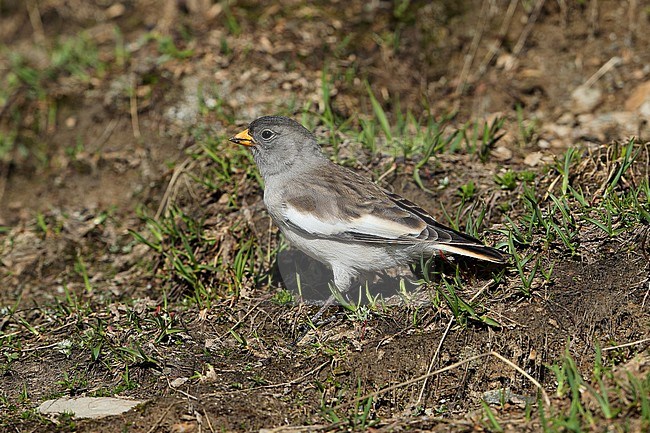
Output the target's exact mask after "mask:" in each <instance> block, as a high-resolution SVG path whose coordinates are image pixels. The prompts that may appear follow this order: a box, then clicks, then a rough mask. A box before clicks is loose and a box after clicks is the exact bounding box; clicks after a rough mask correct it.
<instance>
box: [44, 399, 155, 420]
mask: <svg viewBox="0 0 650 433" xmlns="http://www.w3.org/2000/svg"><path fill="white" fill-rule="evenodd" d="M141 403H144V401H142V400H126V399H123V398H115V397H81V398H65V397H63V398H58V399H56V400H47V401H44V402H43V403H42V404H41V405H40V406H39V407H38V411H39V412H40V413H42V414H52V413H53V414H60V413H71V414H73V417H74V418H103V417H106V416H112V415H119V414H121V413H124V412H126V411H128V410H130V409H132V408H134V407H135V406H137V405H139V404H141Z"/></svg>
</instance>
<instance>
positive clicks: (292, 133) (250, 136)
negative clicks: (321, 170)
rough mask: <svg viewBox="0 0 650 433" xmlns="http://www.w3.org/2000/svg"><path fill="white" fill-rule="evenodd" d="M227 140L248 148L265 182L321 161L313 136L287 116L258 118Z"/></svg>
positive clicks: (318, 148) (318, 147)
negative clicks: (272, 176)
mask: <svg viewBox="0 0 650 433" xmlns="http://www.w3.org/2000/svg"><path fill="white" fill-rule="evenodd" d="M230 141H232V142H233V143H237V144H242V145H244V146H247V147H249V148H250V149H251V151H252V152H253V158H254V159H255V162H256V163H257V167H258V168H259V170H260V174H261V175H262V177H264V178H265V179H266V177H267V176H269V175H273V174H276V173H282V172H286V171H288V170H291V169H296V168H301V166H306V165H309V164H310V163H313V162H315V161H319V160H322V159H323V158H324V157H323V155H322V153H321V149H320V146H319V145H318V142H317V141H316V137H314V134H312V133H311V132H309V131H308V130H307V129H306V128H305V127H304V126H302V125H301V124H300V123H298V122H296V121H295V120H293V119H289V118H288V117H282V116H264V117H260V118H258V119H256V120H254V121H253V122H252V123H251V124H250V125H248V129H245V130H244V131H242V132H240V133H239V134H237V135H235V136H234V137H232V138H231V139H230Z"/></svg>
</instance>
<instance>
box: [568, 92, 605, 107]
mask: <svg viewBox="0 0 650 433" xmlns="http://www.w3.org/2000/svg"><path fill="white" fill-rule="evenodd" d="M571 99H572V101H573V109H574V110H575V111H576V112H578V113H590V112H592V111H593V110H594V108H596V107H597V106H598V104H600V102H601V101H602V99H603V92H601V91H600V90H599V89H597V88H595V87H585V86H579V87H577V88H576V89H575V90H574V91H573V92H571Z"/></svg>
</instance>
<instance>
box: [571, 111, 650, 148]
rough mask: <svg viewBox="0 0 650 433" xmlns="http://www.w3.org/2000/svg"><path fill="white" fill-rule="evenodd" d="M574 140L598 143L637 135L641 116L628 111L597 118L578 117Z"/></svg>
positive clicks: (615, 112) (602, 115)
mask: <svg viewBox="0 0 650 433" xmlns="http://www.w3.org/2000/svg"><path fill="white" fill-rule="evenodd" d="M578 122H579V123H580V126H578V127H577V128H576V129H575V131H574V138H581V137H588V138H591V139H596V140H597V141H600V142H605V141H609V140H612V139H619V138H622V137H629V136H631V135H637V134H638V133H639V127H640V125H641V116H639V115H638V114H636V113H631V112H629V111H612V112H610V113H603V114H599V115H597V116H591V115H585V116H578Z"/></svg>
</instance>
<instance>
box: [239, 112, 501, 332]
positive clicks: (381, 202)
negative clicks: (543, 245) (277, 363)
mask: <svg viewBox="0 0 650 433" xmlns="http://www.w3.org/2000/svg"><path fill="white" fill-rule="evenodd" d="M229 140H230V141H231V142H233V143H236V144H239V145H243V146H246V147H248V148H249V149H250V151H251V152H252V156H253V159H254V161H255V163H256V165H257V168H258V170H259V173H260V175H261V176H262V179H263V180H264V204H265V206H266V209H267V211H268V213H269V214H270V216H271V219H272V220H273V222H274V223H275V224H276V225H277V226H278V227H279V228H280V231H281V232H282V234H283V235H284V237H285V238H286V239H287V240H288V242H289V244H290V245H293V246H294V247H296V248H298V249H299V250H301V251H302V252H303V253H305V254H307V255H308V256H310V257H312V258H313V259H315V260H318V261H320V262H321V263H323V264H325V265H326V266H328V267H329V268H330V269H331V270H332V274H333V282H334V286H335V290H337V291H338V292H339V293H340V294H344V293H345V292H347V291H348V290H349V289H350V287H351V285H352V283H353V281H355V279H357V278H358V277H359V276H360V275H366V274H368V273H372V272H379V271H383V270H386V269H391V268H396V267H400V266H405V265H408V264H410V263H412V262H414V261H415V260H418V259H420V258H421V257H423V255H428V256H433V255H436V254H438V255H444V254H452V255H461V256H467V257H471V258H474V259H479V260H483V261H487V262H492V263H497V264H504V263H506V262H507V254H505V253H503V252H501V251H499V250H498V249H496V248H492V247H489V246H486V245H484V244H483V243H482V242H481V241H479V240H478V239H476V238H474V237H472V236H469V235H467V234H464V233H461V232H459V231H457V230H454V229H452V228H450V227H447V226H445V225H443V224H440V223H439V222H437V221H436V220H435V219H434V218H433V217H432V216H431V215H430V214H429V213H428V212H426V211H425V210H423V209H422V208H421V207H419V206H417V205H416V204H414V203H412V202H410V201H409V200H407V199H405V198H403V197H401V196H399V195H398V194H395V193H393V192H390V191H388V190H386V189H383V188H381V187H380V186H378V185H377V184H375V183H373V182H372V181H370V180H369V179H366V178H364V177H362V176H360V175H359V174H357V173H356V172H354V171H352V170H350V169H348V168H346V167H343V166H341V165H339V164H336V163H334V162H332V161H331V160H330V159H329V158H328V157H327V155H326V154H325V153H323V151H322V149H321V146H320V145H319V144H318V140H317V138H316V136H315V135H314V134H313V133H312V132H310V131H309V130H308V129H307V128H305V127H304V126H302V125H301V124H300V123H298V122H296V121H295V120H293V119H291V118H288V117H283V116H263V117H260V118H258V119H256V120H254V121H253V122H251V123H250V124H249V125H248V128H246V129H245V130H243V131H241V132H240V133H238V134H236V135H235V136H233V137H231V138H230V139H229ZM334 300H335V295H334V293H332V295H331V296H330V298H329V299H328V300H327V301H326V302H325V303H324V305H323V306H322V308H321V309H320V311H319V312H318V313H317V314H316V315H315V316H314V317H313V318H312V321H313V322H315V320H316V319H317V318H318V317H320V316H321V315H322V314H323V312H324V311H325V309H326V308H327V307H328V306H329V305H331V304H332V302H333V301H334Z"/></svg>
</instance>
